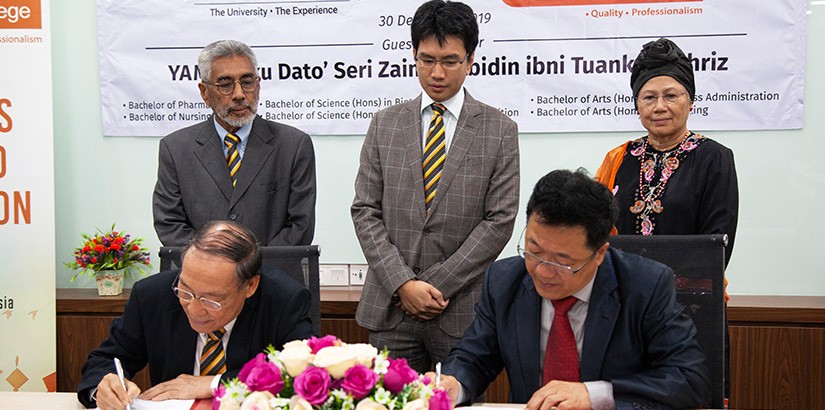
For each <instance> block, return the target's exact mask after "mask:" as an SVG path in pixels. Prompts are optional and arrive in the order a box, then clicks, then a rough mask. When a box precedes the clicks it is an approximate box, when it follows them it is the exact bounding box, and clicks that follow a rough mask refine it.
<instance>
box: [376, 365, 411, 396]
mask: <svg viewBox="0 0 825 410" xmlns="http://www.w3.org/2000/svg"><path fill="white" fill-rule="evenodd" d="M387 360H388V361H389V362H390V366H389V368H388V369H387V374H385V375H384V387H385V388H386V389H387V390H389V391H390V393H392V394H398V393H399V392H401V390H403V389H404V386H405V385H406V384H407V383H411V382H412V381H413V380H415V379H416V378H418V373H416V372H415V370H413V369H411V368H410V366H409V365H408V364H407V359H387Z"/></svg>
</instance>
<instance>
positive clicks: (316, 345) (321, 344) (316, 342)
mask: <svg viewBox="0 0 825 410" xmlns="http://www.w3.org/2000/svg"><path fill="white" fill-rule="evenodd" d="M337 341H338V338H336V337H335V336H333V335H326V336H324V337H322V338H320V339H319V338H317V337H315V336H312V337H310V338H309V340H307V345H308V346H309V348H310V349H311V350H312V354H315V353H318V351H319V350H321V349H323V348H325V347H329V346H335V342H337Z"/></svg>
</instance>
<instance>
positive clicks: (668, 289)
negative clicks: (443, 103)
mask: <svg viewBox="0 0 825 410" xmlns="http://www.w3.org/2000/svg"><path fill="white" fill-rule="evenodd" d="M617 213H618V210H617V208H616V204H615V202H614V198H613V194H612V193H611V192H610V191H609V190H608V189H607V188H606V187H604V186H603V185H601V184H599V183H597V182H595V181H593V180H592V179H590V178H589V177H588V176H587V175H585V174H584V173H583V172H581V171H579V172H575V173H573V172H570V171H553V172H551V173H549V174H547V175H546V176H544V177H543V178H542V179H541V180H539V182H538V184H536V187H535V189H534V190H533V194H532V196H531V197H530V201H529V202H528V204H527V227H526V228H525V230H524V233H523V235H522V236H523V237H522V238H521V239H520V246H519V254H520V255H521V256H516V257H512V258H508V259H504V260H500V261H498V262H495V263H493V264H492V265H491V266H490V268H489V269H488V270H487V273H486V275H485V278H484V286H483V289H482V293H481V299H480V300H479V302H478V304H477V305H476V308H475V310H476V317H475V320H474V321H473V323H472V325H470V327H469V329H468V330H467V332H466V333H465V334H464V336H463V338H462V339H461V341H460V342H459V343H458V344H456V345H455V346H454V347H453V349H452V351H451V352H450V354H449V356H448V357H447V359H446V361H445V363H444V367H443V372H444V374H446V375H450V376H444V377H442V379H441V385H442V386H444V387H446V388H447V390H448V392H449V393H450V396H451V398H452V399H453V400H454V401H456V402H457V403H458V404H463V403H466V402H467V401H469V400H470V399H472V398H474V397H477V396H478V395H479V394H481V393H483V392H484V390H485V389H486V388H487V385H488V384H489V383H490V382H492V381H493V380H494V379H495V378H496V376H497V375H498V374H499V372H500V371H501V369H502V368H505V369H507V376H508V377H509V380H510V401H512V402H514V403H527V409H528V410H538V409H541V410H550V409H552V408H557V409H559V410H561V409H590V408H593V409H610V408H623V407H632V408H646V409H647V408H662V407H664V408H669V407H675V408H695V407H703V406H705V403H707V402H708V400H709V398H710V383H709V376H708V370H707V367H706V365H705V355H704V353H703V352H702V350H701V349H700V347H699V345H698V344H697V342H696V340H695V336H696V328H695V327H694V325H693V322H692V321H691V319H690V318H689V317H688V316H687V315H686V314H685V313H684V312H683V307H682V306H681V305H679V304H678V303H677V302H676V291H675V288H674V277H673V271H672V270H671V269H670V268H668V267H667V266H665V265H662V264H660V263H658V262H654V261H652V260H649V259H645V258H642V257H640V256H637V255H633V254H627V253H624V252H621V251H619V250H617V249H613V248H611V247H610V244H609V243H608V242H607V240H608V235H609V233H610V229H611V227H612V226H613V224H614V223H615V222H616V215H617Z"/></svg>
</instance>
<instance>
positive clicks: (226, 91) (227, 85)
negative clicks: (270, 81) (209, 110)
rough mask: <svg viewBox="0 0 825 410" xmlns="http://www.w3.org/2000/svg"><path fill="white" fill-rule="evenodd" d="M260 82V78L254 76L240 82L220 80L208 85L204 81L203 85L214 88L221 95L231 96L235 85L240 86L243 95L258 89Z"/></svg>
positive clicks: (243, 78) (244, 78)
mask: <svg viewBox="0 0 825 410" xmlns="http://www.w3.org/2000/svg"><path fill="white" fill-rule="evenodd" d="M260 82H261V77H258V76H254V77H242V78H241V79H240V80H235V81H232V80H220V81H218V82H214V83H208V82H206V81H204V82H203V83H204V84H206V85H211V86H213V87H215V88H216V89H217V90H218V92H219V93H221V94H223V95H232V93H233V92H235V84H240V85H241V90H243V92H245V93H251V92H253V91H255V90H257V89H258V83H260Z"/></svg>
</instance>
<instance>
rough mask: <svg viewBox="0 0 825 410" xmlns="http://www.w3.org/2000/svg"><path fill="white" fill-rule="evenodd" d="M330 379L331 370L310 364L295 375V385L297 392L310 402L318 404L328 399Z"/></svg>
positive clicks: (314, 404)
mask: <svg viewBox="0 0 825 410" xmlns="http://www.w3.org/2000/svg"><path fill="white" fill-rule="evenodd" d="M330 381H331V379H330V377H329V372H327V371H326V370H324V369H323V368H320V367H314V366H310V367H307V368H306V370H304V372H303V373H301V374H299V375H298V376H297V377H295V381H294V384H293V387H294V388H295V393H297V394H298V395H299V396H301V397H303V398H304V400H306V401H308V402H309V404H312V405H313V406H317V405H320V404H322V403H323V402H325V401H327V397H329V383H330Z"/></svg>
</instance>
